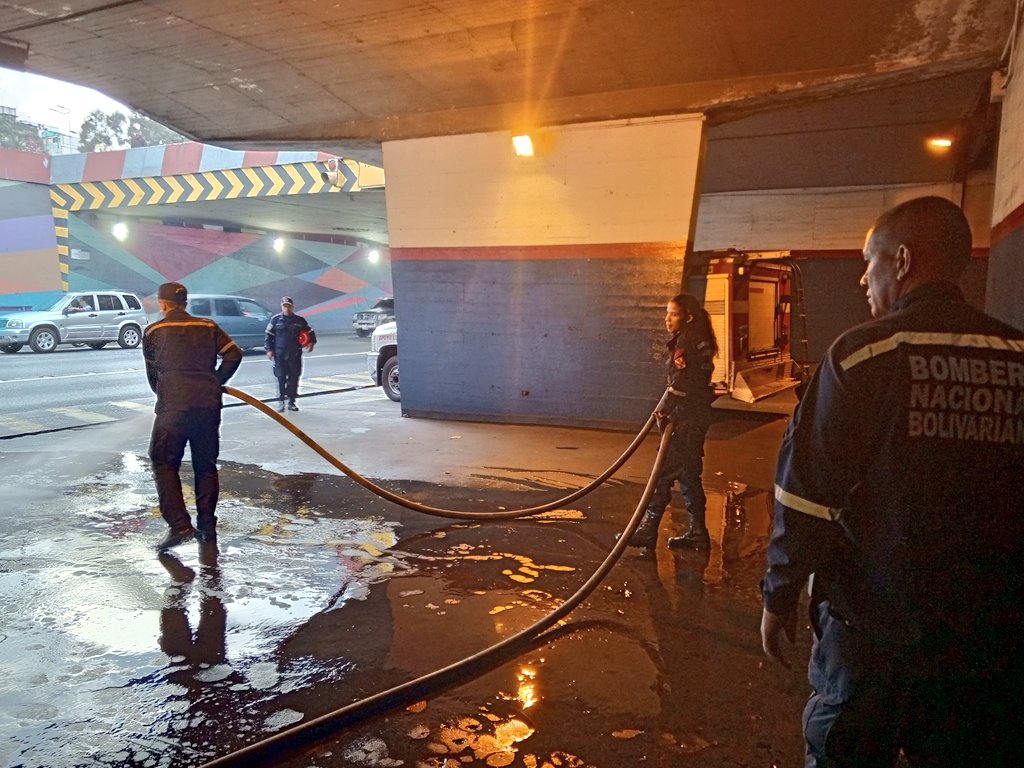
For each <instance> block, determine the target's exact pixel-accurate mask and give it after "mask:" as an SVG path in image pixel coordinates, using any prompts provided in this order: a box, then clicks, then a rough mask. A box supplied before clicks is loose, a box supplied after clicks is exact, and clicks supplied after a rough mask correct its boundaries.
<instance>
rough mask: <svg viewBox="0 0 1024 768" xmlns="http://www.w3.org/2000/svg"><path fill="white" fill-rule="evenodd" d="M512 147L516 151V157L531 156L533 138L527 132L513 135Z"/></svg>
mask: <svg viewBox="0 0 1024 768" xmlns="http://www.w3.org/2000/svg"><path fill="white" fill-rule="evenodd" d="M512 147H513V148H514V149H515V151H516V157H533V139H531V138H530V137H529V135H528V134H525V133H523V134H520V135H519V136H513V137H512Z"/></svg>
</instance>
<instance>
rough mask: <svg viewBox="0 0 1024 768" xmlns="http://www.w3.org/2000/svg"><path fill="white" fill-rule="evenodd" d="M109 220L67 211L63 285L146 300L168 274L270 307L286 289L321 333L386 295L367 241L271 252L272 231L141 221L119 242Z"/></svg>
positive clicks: (344, 324)
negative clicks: (108, 290) (115, 290)
mask: <svg viewBox="0 0 1024 768" xmlns="http://www.w3.org/2000/svg"><path fill="white" fill-rule="evenodd" d="M115 221H116V219H115V218H113V217H106V216H103V215H98V214H95V213H93V214H87V215H84V216H79V215H77V214H74V213H72V214H71V216H70V219H69V231H68V244H69V248H70V258H69V261H68V264H69V269H68V290H83V289H86V288H118V289H121V290H126V291H131V292H133V293H137V294H138V295H139V296H141V297H145V298H146V299H147V300H149V301H150V302H151V301H152V299H153V297H155V295H156V290H157V288H158V287H159V285H160V283H162V282H165V281H168V280H174V281H176V282H180V283H183V284H184V285H185V286H186V287H187V288H188V289H189V291H192V292H194V293H228V294H237V295H242V296H248V297H249V298H252V299H255V300H256V301H258V302H259V303H260V304H263V305H264V306H265V307H267V308H268V309H271V310H273V311H275V312H276V311H277V307H278V305H279V304H280V300H281V297H282V296H291V297H293V298H294V300H295V311H296V312H298V313H299V314H301V315H304V316H306V317H308V318H309V319H310V323H311V324H313V325H314V327H316V329H317V330H320V331H324V332H330V331H343V330H350V329H351V327H352V313H353V312H354V311H357V310H360V309H365V308H367V307H369V306H372V305H373V303H374V302H375V301H376V300H377V299H378V298H380V297H382V296H391V295H392V285H391V265H390V259H389V258H388V252H387V249H386V248H380V247H378V248H377V250H378V251H380V257H381V258H380V260H379V261H378V262H377V263H376V264H371V263H370V261H369V259H368V258H367V250H368V247H367V246H366V245H363V244H361V243H357V242H352V243H338V242H324V241H320V240H317V239H315V238H314V236H310V235H306V236H303V237H300V238H296V237H288V238H286V240H285V245H284V248H283V249H282V250H281V251H280V252H278V251H277V250H275V249H274V240H275V238H276V235H274V234H266V235H255V234H247V233H239V232H224V231H223V230H221V229H219V228H208V227H203V228H198V227H195V228H192V227H178V226H170V225H166V224H159V223H151V222H144V221H135V222H134V223H132V224H131V225H130V229H129V232H128V236H127V237H126V238H125V239H124V240H123V241H118V240H117V239H116V238H115V237H114V236H113V235H112V234H111V227H112V225H113V223H114V222H115ZM335 239H337V238H335Z"/></svg>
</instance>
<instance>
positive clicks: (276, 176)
mask: <svg viewBox="0 0 1024 768" xmlns="http://www.w3.org/2000/svg"><path fill="white" fill-rule="evenodd" d="M320 171H321V168H320V164H319V163H286V164H284V165H264V166H255V167H246V168H228V169H224V170H216V171H206V172H202V173H183V174H178V175H174V176H143V177H141V178H129V179H105V180H103V181H84V182H75V183H71V184H54V185H53V186H52V187H51V188H50V196H51V198H52V200H53V203H54V205H55V206H56V207H59V208H64V209H65V210H68V211H82V210H96V209H100V208H121V207H124V206H136V205H160V204H161V203H201V202H209V201H213V200H234V199H235V198H239V197H274V196H277V195H312V194H318V193H320V192H346V191H348V189H346V186H348V187H351V186H354V185H355V183H356V181H357V179H355V178H353V179H352V180H351V181H350V183H349V184H347V185H343V186H335V185H333V184H330V183H328V182H327V181H325V180H324V178H323V177H322V175H321V172H320ZM346 181H348V180H346Z"/></svg>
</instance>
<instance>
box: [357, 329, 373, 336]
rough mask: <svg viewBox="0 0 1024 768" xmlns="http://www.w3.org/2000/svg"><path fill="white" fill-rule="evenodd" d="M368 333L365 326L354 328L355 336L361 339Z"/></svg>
mask: <svg viewBox="0 0 1024 768" xmlns="http://www.w3.org/2000/svg"><path fill="white" fill-rule="evenodd" d="M369 335H370V332H369V331H368V330H367V329H366V328H356V336H358V337H359V338H361V339H365V338H366V337H367V336H369Z"/></svg>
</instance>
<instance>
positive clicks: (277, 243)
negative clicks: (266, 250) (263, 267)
mask: <svg viewBox="0 0 1024 768" xmlns="http://www.w3.org/2000/svg"><path fill="white" fill-rule="evenodd" d="M283 250H284V238H283V237H275V238H274V252H275V253H280V252H281V251H283Z"/></svg>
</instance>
